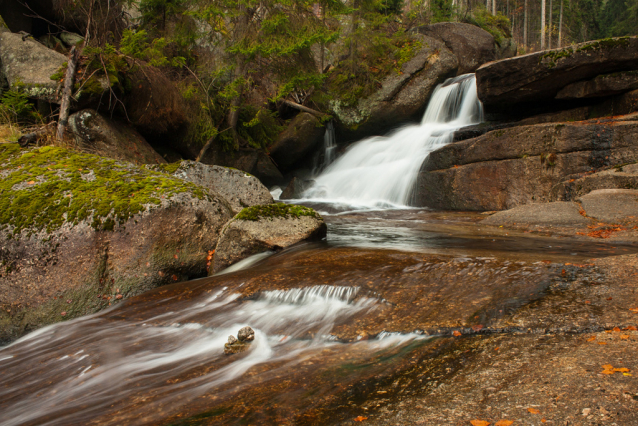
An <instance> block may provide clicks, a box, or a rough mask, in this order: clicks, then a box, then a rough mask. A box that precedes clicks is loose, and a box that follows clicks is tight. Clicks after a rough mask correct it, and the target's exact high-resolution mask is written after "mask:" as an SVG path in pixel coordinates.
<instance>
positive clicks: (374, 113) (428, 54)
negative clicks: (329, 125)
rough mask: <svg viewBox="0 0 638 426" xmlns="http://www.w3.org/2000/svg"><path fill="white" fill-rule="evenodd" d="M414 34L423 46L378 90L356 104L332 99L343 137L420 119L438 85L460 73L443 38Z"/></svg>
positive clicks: (367, 133) (365, 133) (331, 103)
mask: <svg viewBox="0 0 638 426" xmlns="http://www.w3.org/2000/svg"><path fill="white" fill-rule="evenodd" d="M412 37H413V38H414V39H415V40H417V41H418V42H419V44H420V46H421V47H420V49H419V50H418V51H416V52H415V54H414V57H412V59H410V60H409V61H407V62H405V63H404V64H403V66H402V67H401V70H400V71H399V72H392V73H391V74H390V75H388V76H386V77H385V78H383V79H382V80H381V81H380V84H379V86H378V89H377V90H376V91H374V93H372V94H371V95H369V96H366V97H362V98H360V99H358V100H357V101H356V103H355V104H352V103H348V102H345V101H344V100H342V99H340V97H338V96H337V97H335V99H333V100H331V101H330V102H329V106H330V110H331V112H332V114H333V116H334V117H335V118H336V121H335V124H336V130H337V132H338V133H339V134H340V135H341V138H342V139H350V140H357V139H361V138H363V137H365V136H370V135H374V134H380V133H384V132H386V131H387V130H389V129H391V128H393V127H396V126H397V124H399V123H402V122H407V121H411V120H418V119H419V118H420V117H421V115H422V114H423V112H424V111H425V107H426V106H427V103H428V101H429V99H430V96H431V95H432V92H433V91H434V89H435V88H436V86H437V84H439V83H442V82H443V81H444V80H445V79H446V78H448V77H452V76H454V75H456V72H457V69H458V66H459V61H458V59H457V57H456V56H455V55H454V54H453V53H452V52H451V51H450V50H449V49H448V48H447V47H446V46H445V44H444V43H443V42H442V41H441V40H438V39H435V38H432V37H428V36H424V35H422V34H413V35H412Z"/></svg>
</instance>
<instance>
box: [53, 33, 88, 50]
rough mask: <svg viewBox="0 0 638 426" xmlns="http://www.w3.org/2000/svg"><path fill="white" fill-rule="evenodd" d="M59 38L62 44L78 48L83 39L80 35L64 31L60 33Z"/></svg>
mask: <svg viewBox="0 0 638 426" xmlns="http://www.w3.org/2000/svg"><path fill="white" fill-rule="evenodd" d="M59 37H60V40H62V41H63V42H64V44H66V45H67V46H69V47H72V46H79V45H80V44H81V43H82V42H83V41H84V37H82V36H81V35H79V34H75V33H69V32H66V31H63V32H61V33H60V36H59Z"/></svg>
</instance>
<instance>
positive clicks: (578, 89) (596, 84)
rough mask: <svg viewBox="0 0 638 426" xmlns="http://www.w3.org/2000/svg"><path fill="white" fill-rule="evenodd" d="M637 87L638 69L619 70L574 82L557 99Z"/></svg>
mask: <svg viewBox="0 0 638 426" xmlns="http://www.w3.org/2000/svg"><path fill="white" fill-rule="evenodd" d="M635 89H638V71H626V72H618V73H613V74H604V75H599V76H596V78H594V79H592V80H587V81H579V82H577V83H572V84H570V85H568V86H566V87H565V88H563V89H562V90H561V91H560V92H558V94H557V95H556V99H584V98H598V97H603V96H611V95H617V94H619V93H623V92H629V91H630V90H635Z"/></svg>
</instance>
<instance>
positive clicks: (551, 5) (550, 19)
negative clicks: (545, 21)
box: [547, 0, 554, 49]
mask: <svg viewBox="0 0 638 426" xmlns="http://www.w3.org/2000/svg"><path fill="white" fill-rule="evenodd" d="M553 7H554V2H553V0H549V26H548V28H549V34H548V37H547V48H548V49H551V48H552V33H553V32H554V24H553V22H554V20H553V19H552V12H553Z"/></svg>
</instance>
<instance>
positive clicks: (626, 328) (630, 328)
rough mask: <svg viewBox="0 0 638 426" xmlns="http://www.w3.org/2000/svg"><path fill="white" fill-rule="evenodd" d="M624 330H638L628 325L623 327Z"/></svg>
mask: <svg viewBox="0 0 638 426" xmlns="http://www.w3.org/2000/svg"><path fill="white" fill-rule="evenodd" d="M625 330H633V331H636V330H638V328H636V326H635V325H630V326H629V327H625Z"/></svg>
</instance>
